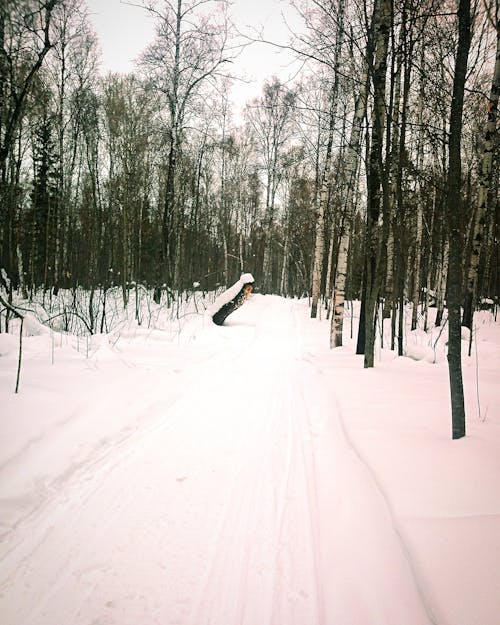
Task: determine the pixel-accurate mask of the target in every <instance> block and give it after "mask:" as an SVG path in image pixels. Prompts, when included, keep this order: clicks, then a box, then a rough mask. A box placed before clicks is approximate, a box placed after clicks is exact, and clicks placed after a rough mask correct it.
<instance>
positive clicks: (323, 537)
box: [0, 296, 432, 625]
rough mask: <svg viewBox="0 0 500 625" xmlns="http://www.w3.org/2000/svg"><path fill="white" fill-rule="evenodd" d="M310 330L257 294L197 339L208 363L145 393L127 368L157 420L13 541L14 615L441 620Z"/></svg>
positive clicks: (145, 623) (7, 554)
mask: <svg viewBox="0 0 500 625" xmlns="http://www.w3.org/2000/svg"><path fill="white" fill-rule="evenodd" d="M302 325H303V321H302V320H301V319H300V318H299V316H298V314H297V312H296V310H295V304H294V303H293V302H292V301H287V300H283V299H281V298H273V297H269V296H267V297H262V296H260V297H254V298H252V300H251V301H250V302H248V303H247V304H246V305H245V306H244V307H243V308H242V309H240V310H239V311H237V312H236V313H235V314H234V315H232V316H231V318H230V319H229V320H228V323H227V327H222V328H208V329H207V330H206V332H205V334H204V335H202V336H200V352H199V353H200V354H202V355H204V356H203V357H200V358H199V360H198V361H197V362H196V376H191V377H189V376H186V377H184V378H182V379H179V378H174V376H172V374H168V372H166V371H165V370H164V369H157V370H154V369H151V370H150V371H149V372H148V380H147V382H146V381H145V382H144V384H143V385H142V387H141V389H142V391H141V392H142V393H143V394H144V401H140V399H139V400H138V399H137V397H136V398H135V399H134V400H133V399H132V398H133V391H134V389H133V388H132V387H131V386H130V384H131V381H132V379H133V376H132V375H130V376H126V377H125V378H124V380H123V381H122V385H123V388H122V389H121V393H122V395H123V406H124V405H129V410H130V411H132V412H133V411H137V412H140V411H141V410H144V409H145V408H144V406H148V410H150V411H151V412H152V413H153V416H152V417H151V418H150V419H149V420H148V421H147V425H145V426H143V427H140V426H137V427H135V429H132V430H131V431H130V432H129V434H128V436H127V437H122V438H121V440H120V441H119V443H117V444H111V445H110V446H109V448H108V450H107V452H106V453H103V452H102V451H101V452H99V453H96V454H94V455H93V456H89V458H92V460H88V461H86V462H85V463H82V465H81V466H78V467H77V468H75V470H73V471H72V472H70V473H69V474H67V475H65V476H62V477H61V479H60V480H59V482H58V484H57V490H56V491H55V492H53V493H52V496H51V497H50V498H49V499H48V500H47V501H46V502H45V504H44V505H40V506H39V507H38V508H37V509H36V510H35V511H34V512H33V513H32V514H31V515H30V516H28V517H26V518H24V519H23V520H22V521H20V522H19V523H18V524H17V526H15V527H14V528H13V529H12V530H11V531H10V532H9V533H8V534H7V535H6V536H5V537H4V540H3V541H2V543H0V621H1V622H2V624H3V625H54V624H56V623H65V624H67V625H84V624H85V625H87V624H88V625H99V624H100V625H139V624H140V625H153V624H157V623H158V624H160V623H161V624H162V625H401V624H402V623H404V624H405V625H425V624H428V623H430V622H432V619H431V618H430V617H429V615H428V613H427V610H426V608H425V605H424V603H425V602H424V600H423V598H422V597H421V595H420V594H419V590H418V582H417V580H416V579H415V577H414V574H413V571H412V567H411V563H410V562H408V560H407V558H406V555H405V551H404V548H403V546H402V545H401V543H400V539H399V537H398V534H397V532H396V531H395V529H394V527H393V525H392V519H391V516H390V513H389V510H388V509H387V505H386V502H385V501H384V498H383V497H382V495H381V493H380V492H379V490H378V488H377V485H376V483H375V481H374V480H373V478H372V476H371V475H370V473H369V471H367V469H366V467H365V466H364V464H363V463H362V462H361V460H360V459H359V457H358V456H357V455H356V453H354V451H353V450H352V448H351V447H350V445H349V442H348V441H347V440H346V437H345V435H344V433H343V429H342V425H341V415H340V414H339V412H338V409H337V408H336V404H335V400H334V389H332V388H331V387H330V383H329V382H327V381H326V380H325V379H324V376H323V374H322V372H321V369H320V368H319V366H318V365H317V364H315V361H314V357H313V356H312V355H310V354H308V353H307V351H306V349H305V348H304V346H303V327H302ZM210 334H212V335H214V334H216V335H217V340H218V341H219V344H220V345H221V347H222V346H227V348H226V349H225V350H224V351H223V352H220V351H219V352H217V353H214V352H211V351H210V350H208V351H206V350H205V351H204V350H203V341H204V337H205V338H206V340H207V341H208V340H213V336H211V337H208V335H210ZM139 373H140V372H138V374H137V375H139ZM169 375H170V377H169ZM172 384H174V385H175V384H177V385H178V387H177V390H176V393H174V394H173V395H171V396H170V395H169V399H168V401H166V400H164V399H162V397H163V398H164V395H165V389H166V387H169V385H172ZM167 395H168V394H167ZM96 401H98V398H96ZM130 405H131V406H132V407H130ZM108 408H109V406H108ZM395 586H396V587H397V592H398V600H397V601H393V595H394V588H395Z"/></svg>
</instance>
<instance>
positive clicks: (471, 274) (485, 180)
mask: <svg viewBox="0 0 500 625" xmlns="http://www.w3.org/2000/svg"><path fill="white" fill-rule="evenodd" d="M499 95H500V23H498V24H497V48H496V59H495V68H494V72H493V81H492V85H491V91H490V96H489V99H488V103H487V112H488V120H487V122H486V127H485V133H484V143H483V153H482V157H481V168H480V171H479V184H480V186H479V191H478V198H477V210H476V215H475V220H474V229H473V235H472V251H471V257H470V263H469V270H468V272H467V282H466V289H465V306H464V319H463V324H464V325H466V326H467V327H469V328H470V329H472V317H473V314H474V301H475V299H476V297H477V279H478V272H479V259H480V256H481V248H482V243H483V239H484V227H485V215H486V206H487V201H488V192H489V189H490V184H491V172H492V167H493V154H494V151H495V134H496V126H497V117H498V99H499Z"/></svg>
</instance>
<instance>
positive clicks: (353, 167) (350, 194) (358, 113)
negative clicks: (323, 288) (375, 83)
mask: <svg viewBox="0 0 500 625" xmlns="http://www.w3.org/2000/svg"><path fill="white" fill-rule="evenodd" d="M367 87H368V85H367V72H366V70H365V72H364V74H363V75H362V76H361V82H360V87H359V93H358V97H357V99H356V107H355V110H354V118H353V121H352V128H351V136H350V139H349V145H348V147H347V150H346V168H345V172H346V180H347V189H346V205H345V213H344V221H343V228H342V235H341V237H340V244H339V253H338V260H337V269H336V272H335V286H334V290H333V306H332V308H333V314H332V319H331V325H330V347H332V348H333V347H340V346H341V345H342V331H343V325H344V301H345V285H346V278H347V259H348V256H349V243H350V239H351V222H352V217H353V207H354V197H355V186H356V173H357V171H358V161H359V153H360V145H361V130H362V128H363V120H364V118H365V115H366V106H367V98H368V90H367Z"/></svg>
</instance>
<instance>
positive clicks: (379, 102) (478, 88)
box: [0, 0, 500, 345]
mask: <svg viewBox="0 0 500 625" xmlns="http://www.w3.org/2000/svg"><path fill="white" fill-rule="evenodd" d="M460 4H462V3H460ZM212 5H213V6H212ZM458 5H459V3H457V2H456V1H454V0H444V1H443V0H439V1H437V0H394V1H389V0H375V1H373V0H372V1H362V0H336V1H333V0H315V1H314V2H310V3H305V4H304V3H297V11H299V12H301V13H302V17H303V21H304V25H305V26H304V32H303V33H302V34H301V35H300V36H296V37H295V39H293V38H292V39H291V43H290V48H291V49H293V50H294V51H295V53H296V54H297V56H298V57H299V58H302V59H303V60H304V68H303V70H302V74H301V76H300V77H299V79H297V81H296V82H294V84H293V85H292V86H290V85H285V84H282V83H281V82H280V80H279V79H278V78H274V77H270V78H269V81H268V83H267V84H266V85H265V86H264V89H263V92H262V93H261V94H256V97H255V99H254V100H253V101H251V102H249V103H248V105H247V107H246V109H245V111H244V112H243V114H242V116H241V118H238V119H235V116H234V114H233V111H232V105H231V85H232V84H233V80H232V78H231V76H230V73H231V68H232V63H230V61H231V60H232V55H233V54H234V50H235V45H234V43H235V39H234V35H233V33H232V32H231V27H230V22H229V20H228V17H227V7H226V6H225V3H223V2H214V3H201V4H200V3H197V2H195V1H194V0H182V1H179V2H175V3H170V2H166V1H165V2H163V1H159V2H149V1H145V2H144V6H145V10H150V11H151V12H152V14H153V15H154V17H155V20H156V25H157V30H156V37H155V39H154V41H152V42H151V44H150V45H149V47H148V48H147V49H146V50H145V51H144V53H143V54H142V55H141V57H140V58H139V59H138V63H137V71H136V72H135V73H134V74H131V75H126V76H123V75H113V74H110V75H107V76H105V77H101V76H100V75H99V72H98V46H97V41H96V37H95V35H94V33H93V32H92V29H91V28H90V26H89V20H88V15H87V9H86V5H85V2H84V1H83V0H23V1H21V2H20V1H18V0H3V1H2V3H1V5H0V102H1V110H0V139H1V141H0V143H1V145H0V157H1V158H0V168H1V172H0V173H1V181H0V193H1V208H0V210H1V220H0V267H2V268H3V269H5V273H6V275H7V276H8V278H9V280H10V282H9V285H10V287H9V288H11V289H14V290H15V289H20V290H22V291H23V292H24V293H25V294H26V295H28V296H29V294H30V292H33V291H34V290H36V289H47V290H48V289H56V290H57V289H58V288H61V287H64V288H71V287H75V286H77V285H78V286H83V287H84V288H92V287H96V286H100V287H101V288H106V287H107V286H110V285H121V286H122V287H123V292H124V296H125V297H126V293H127V290H128V288H129V287H130V285H132V284H134V283H142V284H144V285H147V286H149V287H154V288H156V289H157V292H156V295H157V298H160V297H161V292H162V289H169V290H171V291H176V290H183V289H186V288H190V287H191V286H192V284H193V282H199V283H200V284H201V286H202V287H203V288H206V289H210V288H214V287H215V286H216V285H218V284H228V283H231V282H233V281H234V280H235V279H237V278H238V276H239V274H240V272H242V271H250V272H252V274H253V275H254V277H255V279H256V284H257V285H258V287H259V288H260V289H261V291H263V292H271V293H280V294H284V295H290V296H293V295H305V294H311V295H312V302H313V314H314V313H315V312H316V310H317V307H318V305H319V304H321V303H322V302H325V303H326V304H328V302H330V305H332V293H333V294H334V298H333V311H332V314H333V316H334V319H335V320H336V321H335V324H334V327H333V328H332V345H333V344H339V340H340V339H339V338H338V337H339V329H340V330H341V318H342V311H343V308H342V305H343V299H344V297H346V296H347V297H351V298H352V297H361V298H362V299H363V301H364V303H365V304H367V303H368V304H369V306H370V307H371V308H377V309H378V305H379V303H383V306H384V314H386V315H389V314H391V313H392V319H393V333H392V341H393V344H394V343H395V342H397V338H398V329H397V321H398V314H397V311H398V310H401V304H402V303H404V302H406V301H412V302H413V304H414V306H413V311H414V320H413V323H414V326H416V324H417V321H418V315H419V314H422V319H423V320H424V322H425V320H426V318H427V317H426V310H427V307H428V306H429V305H430V304H435V305H437V306H438V309H439V311H438V320H439V319H440V318H441V317H442V313H443V308H444V302H445V298H446V279H447V275H448V269H449V267H450V258H451V257H450V243H451V244H453V243H456V242H457V239H458V245H459V250H460V258H459V260H458V263H459V264H460V270H459V274H458V275H459V279H460V297H461V298H462V303H463V304H464V310H465V315H466V318H465V321H466V323H467V325H469V326H470V325H471V315H470V311H471V310H473V309H474V308H475V307H476V306H477V305H478V302H479V301H480V300H481V299H482V298H497V297H498V293H499V285H500V276H499V266H500V262H499V261H500V259H499V251H498V238H499V228H498V224H499V208H498V206H499V203H498V158H497V153H498V152H497V150H496V145H497V136H498V127H497V117H496V111H497V103H498V94H499V90H500V85H499V61H498V33H499V15H498V13H499V8H498V2H495V1H494V0H488V1H487V2H482V1H481V2H472V4H471V3H470V2H469V3H468V15H469V16H470V29H469V30H470V46H469V49H468V55H467V57H466V69H467V75H466V78H467V82H466V86H465V91H464V97H465V100H464V108H463V111H464V114H463V120H462V119H461V120H460V121H461V126H460V136H461V146H460V155H461V162H460V165H461V169H460V172H459V178H458V179H456V180H455V181H454V182H453V185H454V188H455V189H456V191H457V193H456V198H457V199H456V200H454V201H456V206H451V207H450V206H447V201H448V199H449V196H450V193H449V191H450V180H449V167H450V151H449V148H450V110H451V106H452V95H453V89H454V78H455V69H456V59H457V49H458V43H459V41H458V39H459V28H458V24H459V20H458V17H457V8H459V6H458ZM462 9H463V7H462ZM450 210H451V211H454V212H455V213H456V215H458V218H457V220H455V222H454V223H455V228H454V231H453V232H452V231H451V230H450V227H449V226H450ZM453 262H454V263H455V264H456V263H457V260H456V258H455V259H454V260H453ZM420 304H423V307H420V308H419V305H420ZM376 314H377V312H376V310H374V315H376ZM373 322H374V317H373V316H372V317H371V323H372V324H373ZM368 334H369V335H370V322H369V323H368ZM400 334H401V333H399V335H400ZM335 336H336V337H337V338H335Z"/></svg>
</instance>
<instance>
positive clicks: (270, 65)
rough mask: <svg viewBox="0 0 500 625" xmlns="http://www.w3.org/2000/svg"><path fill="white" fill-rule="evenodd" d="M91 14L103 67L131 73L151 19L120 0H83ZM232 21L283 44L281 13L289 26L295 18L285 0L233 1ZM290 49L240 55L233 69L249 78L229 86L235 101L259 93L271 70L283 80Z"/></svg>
mask: <svg viewBox="0 0 500 625" xmlns="http://www.w3.org/2000/svg"><path fill="white" fill-rule="evenodd" d="M87 3H88V5H89V8H90V14H91V19H92V22H93V25H94V28H95V30H96V32H97V35H98V37H99V43H100V47H101V51H102V71H103V73H105V72H107V71H114V72H129V71H132V70H133V69H134V63H133V61H134V59H135V58H136V57H137V56H138V55H139V54H140V52H141V51H142V50H143V49H144V48H145V46H146V45H147V44H148V43H149V42H150V41H151V40H152V38H153V35H154V32H153V21H152V19H151V17H150V15H149V14H148V13H147V12H146V11H145V10H143V9H141V8H139V7H136V6H131V5H129V4H126V3H125V2H122V1H121V0H87ZM231 12H232V16H233V20H234V22H235V23H236V25H237V27H238V28H239V30H240V31H243V32H248V31H249V29H252V28H254V29H258V30H260V29H261V28H264V29H265V35H266V37H267V38H269V39H273V40H276V41H278V42H280V43H286V42H287V40H288V39H289V36H290V35H289V30H288V27H287V26H286V24H285V23H284V22H283V19H282V13H283V14H284V15H285V16H286V19H287V23H288V24H290V25H291V27H292V28H297V27H298V23H299V21H298V18H297V16H296V13H295V11H294V10H293V9H292V7H291V3H290V2H289V1H287V0H233V6H232V8H231ZM291 61H292V57H291V55H290V54H287V53H283V52H278V51H277V50H276V49H274V48H272V47H270V46H267V45H263V44H253V45H252V46H250V47H249V48H247V49H246V50H245V51H244V52H243V53H242V54H241V56H240V57H239V59H238V61H237V64H236V67H235V70H234V71H235V72H236V73H238V74H241V75H242V76H245V77H246V78H247V79H250V80H251V81H252V82H251V83H250V84H243V83H239V84H237V85H235V87H234V90H233V98H234V99H235V102H236V104H237V106H243V104H244V102H245V101H246V100H248V99H250V98H253V97H256V96H258V95H260V92H261V87H262V83H263V82H264V80H265V79H266V78H270V77H271V76H272V75H273V74H277V75H279V76H280V77H281V78H282V79H283V80H286V79H288V78H289V77H291V76H292V75H293V74H294V72H295V71H297V68H298V64H294V65H290V63H291Z"/></svg>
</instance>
